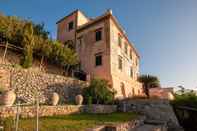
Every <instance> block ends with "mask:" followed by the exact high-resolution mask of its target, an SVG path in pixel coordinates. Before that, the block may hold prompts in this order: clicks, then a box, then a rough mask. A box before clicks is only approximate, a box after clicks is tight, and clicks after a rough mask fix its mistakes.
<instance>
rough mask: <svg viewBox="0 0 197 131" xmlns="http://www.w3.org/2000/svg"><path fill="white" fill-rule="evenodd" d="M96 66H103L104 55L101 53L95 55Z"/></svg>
mask: <svg viewBox="0 0 197 131" xmlns="http://www.w3.org/2000/svg"><path fill="white" fill-rule="evenodd" d="M95 65H96V66H101V65H102V55H101V53H99V54H96V55H95Z"/></svg>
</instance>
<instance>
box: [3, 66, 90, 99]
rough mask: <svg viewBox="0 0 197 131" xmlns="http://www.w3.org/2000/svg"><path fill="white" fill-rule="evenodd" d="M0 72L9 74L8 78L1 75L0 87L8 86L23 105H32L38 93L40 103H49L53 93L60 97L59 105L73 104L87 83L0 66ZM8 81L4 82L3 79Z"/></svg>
mask: <svg viewBox="0 0 197 131" xmlns="http://www.w3.org/2000/svg"><path fill="white" fill-rule="evenodd" d="M0 72H4V73H5V72H7V73H10V78H7V75H3V74H2V78H1V79H3V81H4V82H5V83H1V85H7V84H9V83H10V84H9V85H10V86H9V88H11V89H12V90H14V91H15V93H16V95H17V99H18V100H20V101H21V102H23V103H32V102H34V100H35V96H36V94H37V93H38V95H39V99H40V103H49V101H50V99H51V95H52V93H53V92H57V93H58V94H59V95H60V103H69V102H73V101H74V98H75V96H76V95H78V94H81V91H82V88H85V87H87V83H86V82H83V81H79V80H76V79H73V78H69V77H64V76H60V75H55V74H48V73H43V72H37V71H32V70H28V69H27V70H26V69H20V68H13V67H10V66H3V65H1V66H0ZM3 77H5V78H7V79H8V80H7V81H5V78H3ZM8 81H9V82H8Z"/></svg>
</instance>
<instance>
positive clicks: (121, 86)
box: [120, 82, 126, 98]
mask: <svg viewBox="0 0 197 131" xmlns="http://www.w3.org/2000/svg"><path fill="white" fill-rule="evenodd" d="M120 88H121V91H122V95H123V97H124V98H126V92H125V86H124V83H122V82H121V83H120Z"/></svg>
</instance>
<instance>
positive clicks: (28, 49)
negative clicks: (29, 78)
mask: <svg viewBox="0 0 197 131" xmlns="http://www.w3.org/2000/svg"><path fill="white" fill-rule="evenodd" d="M23 30H24V31H23V40H22V45H23V46H24V52H23V55H24V56H23V59H22V61H21V62H22V63H21V64H22V66H23V67H24V68H29V67H30V66H31V65H32V61H33V48H34V37H33V27H32V23H26V24H25V26H24V29H23Z"/></svg>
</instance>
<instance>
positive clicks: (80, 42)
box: [77, 36, 83, 50]
mask: <svg viewBox="0 0 197 131" xmlns="http://www.w3.org/2000/svg"><path fill="white" fill-rule="evenodd" d="M82 39H83V36H80V37H78V38H77V40H78V48H79V49H80V50H81V47H82Z"/></svg>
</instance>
